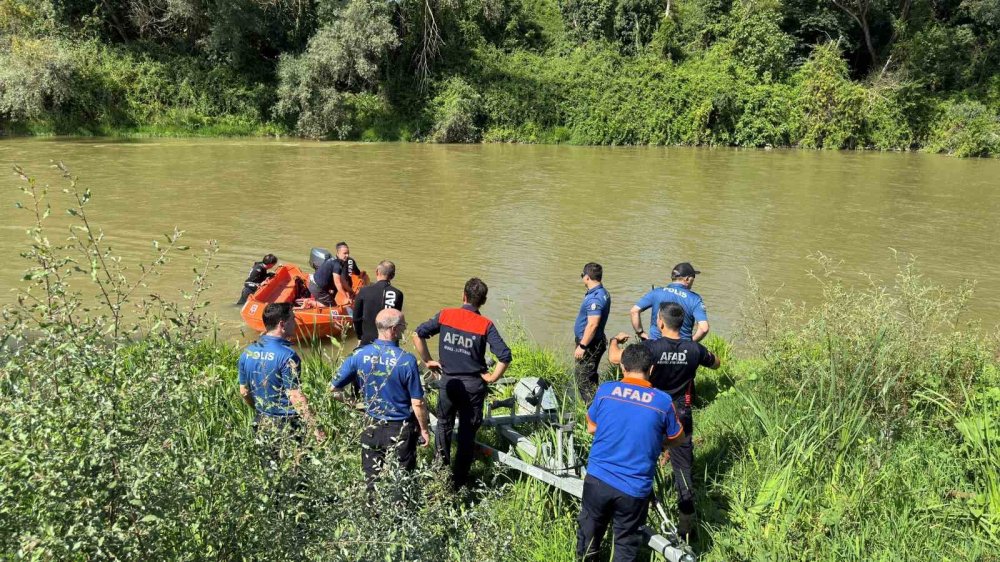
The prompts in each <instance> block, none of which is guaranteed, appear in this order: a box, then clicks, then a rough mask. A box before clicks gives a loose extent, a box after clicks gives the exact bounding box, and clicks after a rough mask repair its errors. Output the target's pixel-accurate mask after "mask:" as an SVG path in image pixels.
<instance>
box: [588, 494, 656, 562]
mask: <svg viewBox="0 0 1000 562" xmlns="http://www.w3.org/2000/svg"><path fill="white" fill-rule="evenodd" d="M648 508H649V498H642V499H640V498H635V497H632V496H630V495H628V494H626V493H623V492H621V491H619V490H618V489H616V488H614V487H612V486H609V485H607V484H605V483H604V482H602V481H600V480H598V479H597V478H594V477H593V476H589V475H588V476H587V477H586V478H585V479H584V481H583V504H582V506H581V508H580V517H579V518H578V519H577V522H578V523H579V524H580V526H579V528H578V529H577V532H576V556H577V559H578V560H584V561H586V562H594V561H596V560H597V557H598V554H599V553H600V551H601V541H603V540H604V534H605V533H606V532H607V530H608V524H611V527H612V531H613V532H614V535H615V554H614V558H612V560H614V561H615V562H626V561H631V560H638V559H639V550H640V548H641V547H642V542H643V541H642V533H641V532H639V527H641V526H642V525H644V524H645V523H646V513H647V509H648Z"/></svg>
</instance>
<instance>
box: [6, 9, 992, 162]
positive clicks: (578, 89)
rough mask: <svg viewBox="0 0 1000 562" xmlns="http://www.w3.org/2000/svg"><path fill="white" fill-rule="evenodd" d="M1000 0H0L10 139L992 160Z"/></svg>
mask: <svg viewBox="0 0 1000 562" xmlns="http://www.w3.org/2000/svg"><path fill="white" fill-rule="evenodd" d="M998 69H1000V0H944V1H937V0H935V1H931V0H891V1H890V0H394V1H387V0H227V1H215V0H208V1H200V0H121V1H115V2H111V1H108V0H66V1H61V2H54V1H52V0H0V132H5V133H8V134H84V135H106V134H112V135H117V134H124V135H271V134H294V135H300V136H303V137H308V138H317V139H356V140H358V139H359V140H428V141H436V142H480V141H486V142H528V143H533V142H546V143H548V142H568V143H578V144H685V145H724V146H745V147H770V146H775V147H778V146H799V147H805V148H871V149H880V150H908V149H916V148H922V149H925V150H928V151H932V152H944V153H949V154H956V155H959V156H998V155H1000V72H998Z"/></svg>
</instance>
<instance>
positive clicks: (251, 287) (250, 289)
mask: <svg viewBox="0 0 1000 562" xmlns="http://www.w3.org/2000/svg"><path fill="white" fill-rule="evenodd" d="M258 287H260V285H258V284H256V283H244V284H243V292H242V293H240V300H238V301H236V304H245V303H246V302H247V299H248V298H250V295H252V294H254V293H256V292H257V288H258Z"/></svg>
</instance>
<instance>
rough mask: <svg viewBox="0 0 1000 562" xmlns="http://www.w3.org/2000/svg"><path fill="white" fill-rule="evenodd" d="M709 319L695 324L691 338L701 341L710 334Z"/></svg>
mask: <svg viewBox="0 0 1000 562" xmlns="http://www.w3.org/2000/svg"><path fill="white" fill-rule="evenodd" d="M708 329H709V328H708V320H702V321H700V322H698V323H697V324H695V328H694V333H693V334H691V339H692V340H694V341H701V340H703V339H705V336H707V335H708Z"/></svg>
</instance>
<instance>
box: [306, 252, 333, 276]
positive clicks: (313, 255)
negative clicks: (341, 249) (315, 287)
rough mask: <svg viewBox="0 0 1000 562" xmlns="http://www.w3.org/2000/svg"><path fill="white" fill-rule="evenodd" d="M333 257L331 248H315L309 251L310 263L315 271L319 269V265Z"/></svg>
mask: <svg viewBox="0 0 1000 562" xmlns="http://www.w3.org/2000/svg"><path fill="white" fill-rule="evenodd" d="M332 257H333V254H331V253H330V250H327V249H326V248H313V249H312V251H310V252H309V265H311V266H312V268H313V271H316V270H317V269H319V266H321V265H323V262H325V261H326V260H328V259H330V258H332Z"/></svg>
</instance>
